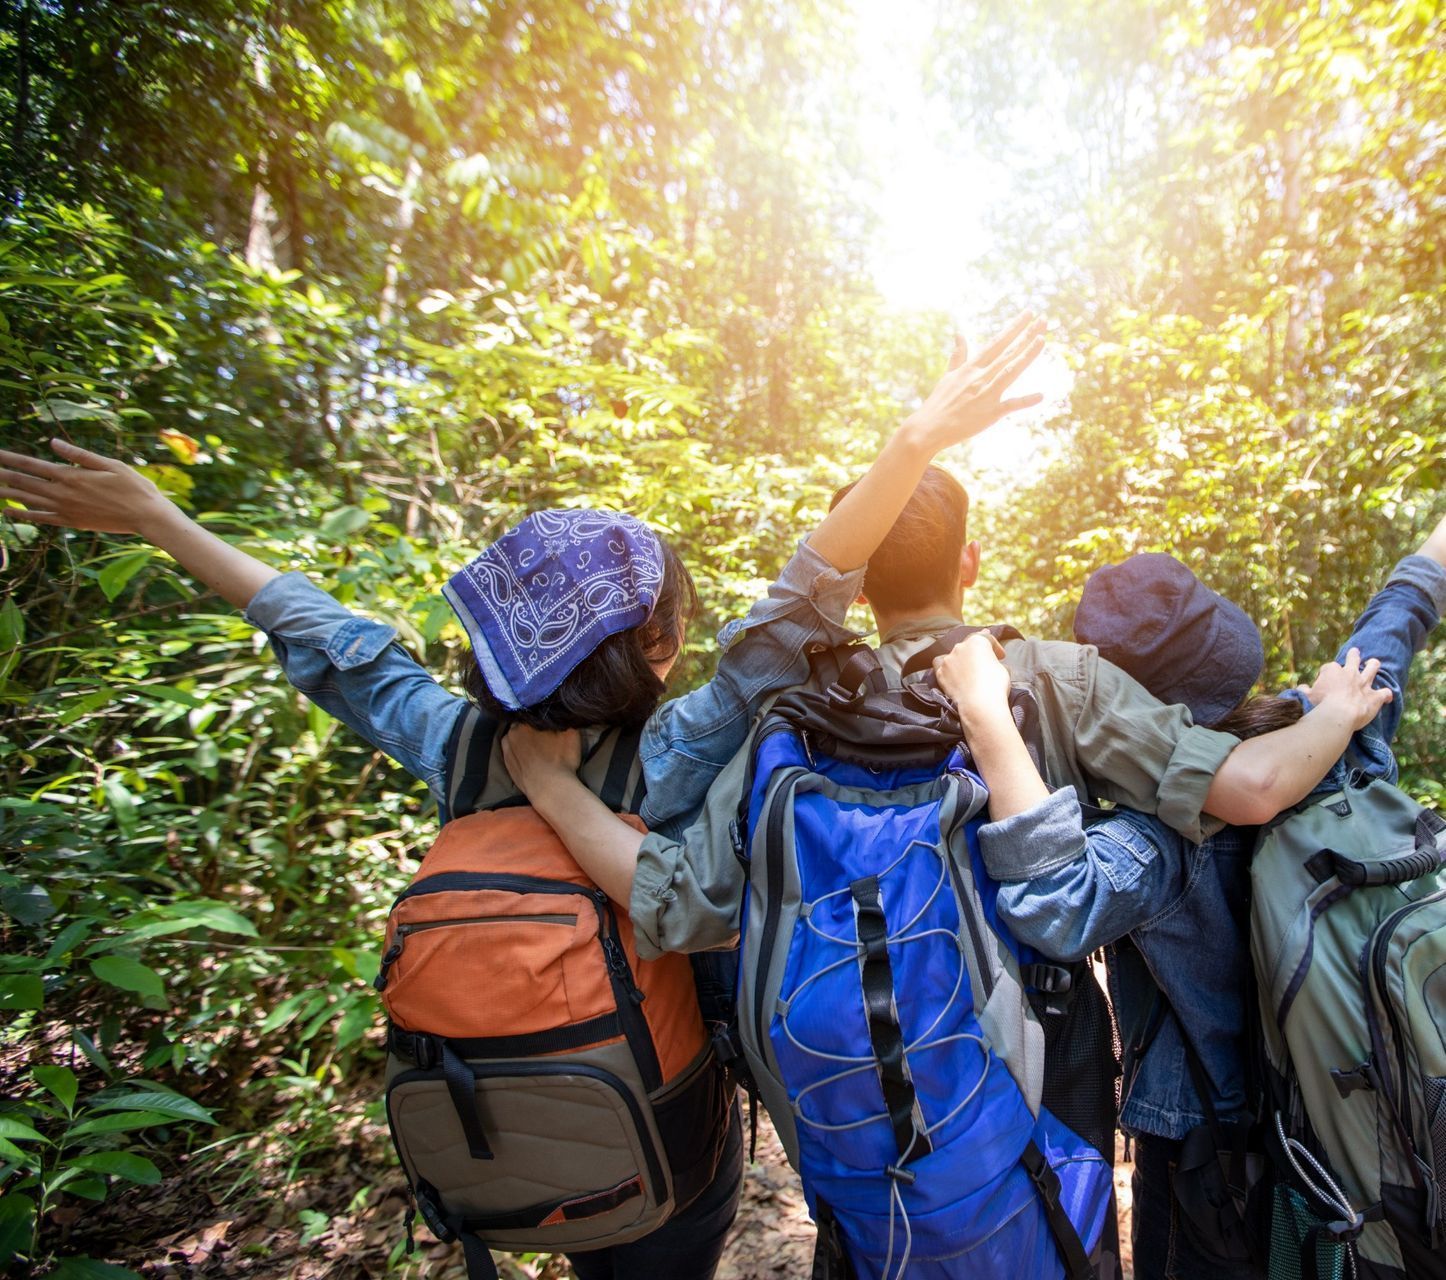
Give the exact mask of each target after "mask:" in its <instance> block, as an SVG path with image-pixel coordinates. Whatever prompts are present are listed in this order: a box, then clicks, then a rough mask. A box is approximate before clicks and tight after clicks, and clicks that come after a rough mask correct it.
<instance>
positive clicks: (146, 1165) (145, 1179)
mask: <svg viewBox="0 0 1446 1280" xmlns="http://www.w3.org/2000/svg"><path fill="white" fill-rule="evenodd" d="M67 1164H69V1166H70V1167H71V1168H72V1169H89V1170H90V1171H91V1172H92V1173H103V1174H105V1175H106V1176H107V1177H111V1178H124V1179H125V1180H126V1181H127V1182H136V1183H139V1184H140V1185H141V1186H143V1187H153V1186H155V1185H156V1183H158V1182H159V1181H160V1180H161V1171H160V1170H159V1169H157V1168H156V1166H155V1165H154V1164H152V1163H151V1162H150V1161H149V1160H147V1159H146V1158H145V1156H138V1155H136V1153H135V1152H134V1151H95V1152H92V1153H91V1154H89V1155H83V1156H74V1157H72V1158H71V1159H70V1160H69V1161H67Z"/></svg>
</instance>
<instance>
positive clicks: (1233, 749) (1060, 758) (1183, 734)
mask: <svg viewBox="0 0 1446 1280" xmlns="http://www.w3.org/2000/svg"><path fill="white" fill-rule="evenodd" d="M847 492H848V489H847V488H846V489H844V490H841V491H840V492H839V493H838V494H837V495H835V498H834V501H835V503H837V502H838V501H840V500H841V499H842V498H843V497H844V495H845V494H846V493H847ZM967 512H968V496H967V494H966V493H965V492H964V489H963V488H962V486H960V485H959V483H958V482H957V481H956V480H954V479H953V478H952V477H951V476H949V475H948V473H947V472H944V471H942V470H940V469H938V468H936V467H931V468H929V470H928V471H926V472H925V473H924V476H923V478H922V479H921V480H920V482H919V484H918V487H917V488H916V489H915V491H914V494H913V496H912V497H911V498H910V499H909V501H908V503H907V504H906V506H905V508H904V510H903V513H902V514H901V515H900V516H899V518H898V520H897V521H896V522H895V524H894V526H893V528H892V529H891V531H890V532H889V534H888V536H887V537H886V538H885V539H884V541H883V543H882V544H881V545H880V547H879V548H878V550H877V551H876V552H875V553H874V554H873V556H871V557H870V559H869V563H868V566H867V569H866V572H865V576H864V593H863V597H862V598H863V599H864V600H865V601H866V602H867V603H868V604H869V605H870V606H871V608H872V610H873V613H874V617H875V620H876V622H877V624H878V630H879V634H880V637H881V639H882V645H881V647H880V650H879V655H880V657H881V659H882V660H883V665H884V669H885V672H886V673H888V677H889V679H890V680H891V681H892V682H895V683H897V682H899V681H900V680H901V674H900V672H901V669H902V667H903V665H904V663H905V662H907V661H908V659H909V658H910V657H912V656H913V655H914V654H915V653H917V652H919V651H921V650H923V649H925V648H927V647H929V646H930V645H931V644H933V643H934V641H935V640H936V639H938V638H939V637H940V636H942V635H945V634H946V633H948V632H949V631H950V630H952V629H953V628H955V627H957V626H959V625H960V623H961V621H962V619H963V609H964V599H965V594H966V592H967V591H968V589H969V588H970V587H971V586H973V584H974V582H975V579H976V578H977V576H978V572H979V561H980V548H979V544H978V543H977V542H973V541H970V540H969V539H968V536H967V527H966V519H967ZM1004 663H1005V665H1006V666H1007V667H1008V669H1009V673H1010V676H1011V678H1012V680H1013V681H1014V682H1015V683H1018V684H1025V685H1028V686H1029V687H1030V688H1031V689H1032V690H1033V691H1034V694H1035V698H1036V701H1037V702H1038V704H1039V709H1040V728H1041V732H1042V736H1043V739H1044V751H1045V770H1044V772H1045V777H1046V780H1047V781H1048V783H1049V784H1050V786H1051V787H1054V788H1058V787H1072V788H1073V789H1074V790H1075V792H1076V793H1077V794H1078V795H1079V797H1080V799H1081V801H1084V802H1090V801H1097V800H1104V801H1108V802H1111V803H1114V804H1119V805H1124V806H1128V807H1129V808H1132V809H1137V810H1140V811H1142V812H1146V813H1153V814H1157V815H1158V816H1159V817H1160V819H1161V820H1162V821H1164V822H1165V823H1167V824H1168V825H1169V826H1171V827H1173V828H1174V829H1175V830H1176V831H1178V832H1179V833H1180V834H1181V835H1183V836H1185V837H1186V838H1187V839H1190V840H1194V841H1200V840H1203V839H1204V838H1206V837H1207V836H1209V835H1211V834H1213V833H1214V832H1215V831H1217V830H1219V828H1220V827H1221V826H1222V825H1224V824H1225V823H1227V822H1229V823H1235V824H1242V825H1244V824H1253V823H1259V822H1263V821H1266V820H1268V819H1269V818H1271V817H1273V816H1274V815H1275V814H1276V813H1278V812H1279V811H1280V810H1282V809H1284V808H1288V807H1289V806H1290V805H1292V804H1295V803H1296V802H1298V801H1299V800H1301V799H1303V798H1304V797H1305V795H1306V794H1307V793H1308V792H1309V791H1310V789H1311V787H1312V786H1314V784H1315V782H1316V781H1317V780H1318V778H1319V776H1320V773H1321V771H1322V769H1323V768H1324V764H1318V761H1320V760H1323V759H1324V756H1325V752H1326V751H1327V750H1328V745H1327V746H1322V745H1321V744H1319V743H1317V742H1316V736H1317V734H1318V732H1319V728H1318V726H1313V725H1311V724H1310V723H1309V718H1306V719H1305V720H1302V721H1300V722H1299V723H1298V724H1295V725H1292V726H1290V727H1289V728H1288V729H1282V730H1280V731H1278V732H1276V733H1273V734H1267V735H1264V736H1262V737H1258V738H1253V739H1251V740H1250V741H1248V742H1245V743H1242V742H1240V740H1239V739H1237V738H1235V737H1233V736H1232V735H1230V734H1227V733H1218V732H1215V731H1213V730H1210V729H1206V728H1202V727H1200V726H1198V725H1196V724H1194V723H1193V721H1192V719H1191V716H1190V712H1189V711H1188V710H1187V709H1186V708H1185V707H1182V706H1166V705H1165V704H1164V703H1162V702H1160V701H1159V700H1158V699H1156V698H1154V697H1153V696H1151V695H1150V694H1149V693H1148V692H1147V691H1146V690H1145V689H1144V687H1143V686H1141V685H1140V684H1139V683H1137V682H1136V681H1135V680H1133V679H1132V678H1131V677H1130V676H1128V675H1126V674H1125V672H1123V671H1121V670H1120V669H1119V668H1118V667H1115V666H1113V665H1111V664H1110V663H1108V662H1106V661H1104V660H1103V659H1102V658H1101V657H1100V656H1099V653H1098V651H1097V650H1096V649H1094V648H1093V647H1092V646H1089V645H1078V644H1073V643H1067V642H1062V641H1048V640H1013V641H1010V642H1008V643H1007V644H1005V646H1004ZM752 750H753V741H752V736H751V735H750V737H749V739H748V740H747V741H745V742H744V744H743V746H742V747H741V748H740V750H739V751H738V752H737V754H736V755H735V756H734V757H733V759H732V761H731V762H730V764H729V765H728V766H727V767H726V768H725V769H724V771H723V772H722V773H721V774H720V775H719V777H718V780H717V781H716V782H715V783H714V784H713V786H712V788H711V790H710V791H709V793H708V798H707V801H706V803H705V805H704V808H703V811H702V814H701V815H700V816H699V818H698V820H697V821H696V822H695V823H694V824H693V826H692V827H690V828H689V829H688V830H687V832H686V833H685V834H684V836H683V837H682V839H681V840H680V839H676V838H670V837H669V836H667V835H664V834H662V833H658V832H652V833H649V834H648V835H646V836H642V835H639V833H638V832H637V831H635V830H634V829H633V828H631V827H629V826H627V825H626V824H625V823H622V822H620V821H619V820H618V819H617V818H616V817H615V816H614V815H613V814H612V813H610V812H609V811H608V810H607V808H606V807H605V806H603V805H602V804H601V803H600V802H599V801H598V800H597V798H596V797H595V796H593V795H592V794H591V793H590V792H588V791H587V790H586V788H584V787H583V786H582V785H581V784H580V783H579V782H578V780H577V776H576V771H577V767H578V760H579V744H578V742H577V739H576V737H575V735H572V734H567V733H562V734H552V733H541V732H537V731H533V730H529V729H526V728H523V727H519V728H514V729H512V730H511V731H510V732H509V733H508V735H507V737H506V738H505V739H504V740H503V753H504V755H505V757H506V759H507V767H508V771H509V773H510V774H511V776H512V779H513V781H514V782H516V784H517V785H518V786H519V787H520V788H521V789H522V790H523V791H524V792H525V793H526V794H527V796H528V798H529V799H530V800H531V802H532V804H533V805H534V807H535V808H536V809H537V810H538V812H539V813H541V814H542V815H543V816H544V817H545V818H546V819H547V820H548V822H549V823H551V824H552V826H553V827H554V828H555V829H556V830H557V832H558V834H559V835H561V836H562V838H563V839H564V840H565V841H566V842H567V845H568V847H569V849H570V850H571V851H572V853H573V856H574V857H576V858H577V860H578V863H579V864H580V865H581V866H582V867H583V868H584V869H585V870H586V871H587V872H588V874H589V875H590V876H592V877H593V878H594V879H595V880H596V881H597V882H598V883H599V884H602V885H603V886H604V887H606V888H607V889H608V892H609V893H610V894H611V895H612V896H613V897H614V898H615V899H616V900H618V901H627V902H628V903H629V909H630V913H631V915H632V919H633V924H634V926H635V929H636V933H637V941H638V948H639V952H640V954H643V955H646V956H652V955H656V954H659V953H661V952H663V951H699V950H707V949H710V948H715V947H721V946H727V945H728V944H729V943H730V942H731V941H732V939H733V938H734V937H735V935H736V934H737V930H738V914H739V908H740V905H741V903H742V899H743V887H744V872H743V869H742V867H741V866H740V865H739V863H738V860H737V858H736V857H735V855H734V850H733V842H732V838H731V833H730V831H729V825H730V823H731V822H732V821H733V819H734V818H735V816H736V814H737V810H738V802H739V798H740V796H741V794H742V788H743V782H744V776H745V773H746V770H747V766H748V761H749V758H750V756H751V754H752Z"/></svg>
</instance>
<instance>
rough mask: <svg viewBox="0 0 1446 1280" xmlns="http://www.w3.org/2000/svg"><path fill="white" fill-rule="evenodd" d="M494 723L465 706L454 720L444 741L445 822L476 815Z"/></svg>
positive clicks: (490, 748) (480, 713) (496, 726)
mask: <svg viewBox="0 0 1446 1280" xmlns="http://www.w3.org/2000/svg"><path fill="white" fill-rule="evenodd" d="M497 729H498V724H497V721H496V720H494V719H493V718H492V717H491V716H489V715H486V714H484V713H483V711H482V709H481V708H480V707H476V706H472V705H470V704H469V705H468V707H467V709H466V710H465V711H463V712H462V714H461V715H460V716H458V717H457V723H456V725H455V726H453V729H452V736H451V737H450V738H449V739H448V740H447V756H446V766H445V768H444V770H443V775H442V776H443V779H444V780H445V783H446V790H447V814H448V817H449V818H461V817H464V816H465V815H466V814H469V813H475V812H476V811H477V800H478V798H479V797H480V796H481V795H482V789H483V788H484V787H485V786H486V785H487V771H488V769H489V767H490V765H491V762H492V747H493V744H494V743H495V742H496V740H497Z"/></svg>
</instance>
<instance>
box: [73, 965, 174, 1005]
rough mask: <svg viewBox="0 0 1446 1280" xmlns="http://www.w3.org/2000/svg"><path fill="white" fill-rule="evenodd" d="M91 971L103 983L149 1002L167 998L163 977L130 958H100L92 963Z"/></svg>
mask: <svg viewBox="0 0 1446 1280" xmlns="http://www.w3.org/2000/svg"><path fill="white" fill-rule="evenodd" d="M90 971H91V972H92V973H93V974H95V976H96V977H97V978H99V979H100V980H101V981H102V982H108V983H110V985H111V986H113V987H119V988H120V989H121V990H122V991H134V992H136V993H137V994H138V995H140V996H142V997H144V998H145V999H146V1000H148V1001H149V1000H164V999H165V998H166V984H165V983H164V982H162V981H161V975H160V974H158V973H157V972H156V971H155V970H154V969H152V968H150V967H149V966H147V965H143V964H142V963H141V962H140V961H139V960H132V959H131V958H130V957H129V956H99V957H97V958H96V959H94V960H92V961H91V962H90Z"/></svg>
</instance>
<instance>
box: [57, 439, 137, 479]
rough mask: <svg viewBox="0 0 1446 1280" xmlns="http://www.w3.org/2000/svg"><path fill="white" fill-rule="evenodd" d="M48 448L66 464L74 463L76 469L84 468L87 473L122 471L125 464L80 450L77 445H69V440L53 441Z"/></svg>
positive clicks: (86, 450)
mask: <svg viewBox="0 0 1446 1280" xmlns="http://www.w3.org/2000/svg"><path fill="white" fill-rule="evenodd" d="M50 447H51V448H52V449H54V450H55V452H56V453H58V454H59V455H60V456H61V457H62V458H64V459H65V460H66V461H67V462H72V463H74V464H75V465H76V466H77V467H84V468H85V469H86V470H87V471H122V470H124V469H125V463H124V462H120V461H118V460H117V459H115V458H107V457H105V456H104V455H102V454H99V453H92V452H91V451H90V450H89V449H82V448H81V447H80V446H79V445H78V444H71V443H70V441H69V440H61V439H58V438H57V439H54V440H52V441H51V442H50Z"/></svg>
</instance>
